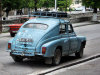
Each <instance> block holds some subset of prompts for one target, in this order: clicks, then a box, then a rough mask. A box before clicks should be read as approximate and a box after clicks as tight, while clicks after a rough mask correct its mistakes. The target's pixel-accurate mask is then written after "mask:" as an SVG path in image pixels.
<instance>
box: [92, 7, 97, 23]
mask: <svg viewBox="0 0 100 75" xmlns="http://www.w3.org/2000/svg"><path fill="white" fill-rule="evenodd" d="M92 21H97V8H94V9H93V17H92Z"/></svg>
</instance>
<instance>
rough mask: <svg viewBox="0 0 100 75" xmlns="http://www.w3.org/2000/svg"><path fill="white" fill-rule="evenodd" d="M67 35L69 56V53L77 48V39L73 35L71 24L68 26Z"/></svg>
mask: <svg viewBox="0 0 100 75" xmlns="http://www.w3.org/2000/svg"><path fill="white" fill-rule="evenodd" d="M68 35H69V41H70V51H69V54H71V53H73V52H75V51H76V50H77V47H78V39H77V37H76V34H75V32H74V30H73V27H72V25H71V24H68Z"/></svg>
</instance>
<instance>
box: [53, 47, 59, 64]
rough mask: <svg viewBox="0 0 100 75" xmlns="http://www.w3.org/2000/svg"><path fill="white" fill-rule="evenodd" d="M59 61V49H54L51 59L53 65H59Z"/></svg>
mask: <svg viewBox="0 0 100 75" xmlns="http://www.w3.org/2000/svg"><path fill="white" fill-rule="evenodd" d="M60 61H61V50H60V49H56V50H55V53H54V57H53V59H52V62H53V65H59V64H60Z"/></svg>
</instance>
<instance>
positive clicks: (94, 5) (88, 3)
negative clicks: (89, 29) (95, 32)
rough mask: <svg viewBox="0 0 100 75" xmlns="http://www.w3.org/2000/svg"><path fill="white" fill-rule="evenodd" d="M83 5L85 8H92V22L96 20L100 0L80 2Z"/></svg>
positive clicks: (83, 0)
mask: <svg viewBox="0 0 100 75" xmlns="http://www.w3.org/2000/svg"><path fill="white" fill-rule="evenodd" d="M82 3H83V5H85V6H86V7H92V8H93V9H94V10H93V13H94V14H93V21H96V20H97V8H100V0H82Z"/></svg>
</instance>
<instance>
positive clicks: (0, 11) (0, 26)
mask: <svg viewBox="0 0 100 75" xmlns="http://www.w3.org/2000/svg"><path fill="white" fill-rule="evenodd" d="M1 32H2V10H1V0H0V33H1Z"/></svg>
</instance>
